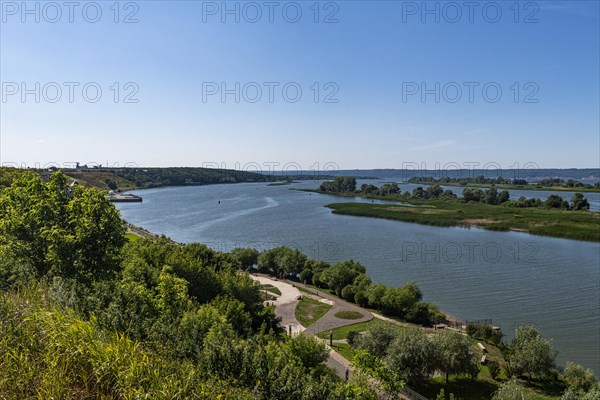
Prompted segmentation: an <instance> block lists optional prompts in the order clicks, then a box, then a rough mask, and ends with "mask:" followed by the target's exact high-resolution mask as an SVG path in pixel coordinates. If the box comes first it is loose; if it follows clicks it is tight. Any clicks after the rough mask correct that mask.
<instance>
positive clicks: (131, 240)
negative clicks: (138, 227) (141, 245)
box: [125, 233, 140, 242]
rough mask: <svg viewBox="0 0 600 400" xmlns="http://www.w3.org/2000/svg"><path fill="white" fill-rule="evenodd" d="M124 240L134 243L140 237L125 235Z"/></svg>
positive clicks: (133, 234)
mask: <svg viewBox="0 0 600 400" xmlns="http://www.w3.org/2000/svg"><path fill="white" fill-rule="evenodd" d="M125 239H127V240H128V241H130V242H135V241H136V240H140V236H138V235H136V234H135V233H126V234H125Z"/></svg>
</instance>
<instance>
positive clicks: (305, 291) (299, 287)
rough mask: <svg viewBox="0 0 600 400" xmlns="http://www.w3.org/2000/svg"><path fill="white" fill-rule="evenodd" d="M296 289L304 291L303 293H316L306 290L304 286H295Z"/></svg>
mask: <svg viewBox="0 0 600 400" xmlns="http://www.w3.org/2000/svg"><path fill="white" fill-rule="evenodd" d="M297 289H298V290H299V291H301V292H304V293H308V294H316V293H315V292H314V291H313V290H308V289H305V288H303V287H302V286H297Z"/></svg>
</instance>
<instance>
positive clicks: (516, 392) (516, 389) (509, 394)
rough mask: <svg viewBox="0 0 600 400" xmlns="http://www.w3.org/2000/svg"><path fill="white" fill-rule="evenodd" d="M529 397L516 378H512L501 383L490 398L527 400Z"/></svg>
mask: <svg viewBox="0 0 600 400" xmlns="http://www.w3.org/2000/svg"><path fill="white" fill-rule="evenodd" d="M528 399H530V397H529V396H528V395H527V394H526V391H525V388H524V387H523V386H522V385H520V384H519V383H518V382H517V381H516V380H514V379H512V380H510V381H507V382H506V383H503V384H502V385H501V386H500V388H499V389H498V390H497V391H496V392H495V393H494V396H493V397H492V400H528Z"/></svg>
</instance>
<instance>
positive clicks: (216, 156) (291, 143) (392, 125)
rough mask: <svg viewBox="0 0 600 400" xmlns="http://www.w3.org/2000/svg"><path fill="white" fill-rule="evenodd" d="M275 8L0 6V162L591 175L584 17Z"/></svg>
mask: <svg viewBox="0 0 600 400" xmlns="http://www.w3.org/2000/svg"><path fill="white" fill-rule="evenodd" d="M276 3H277V5H275V6H270V4H272V3H269V2H260V1H258V2H235V1H230V2H227V6H226V7H228V9H235V7H238V9H239V22H238V21H236V15H235V14H223V7H224V4H225V3H223V2H221V1H219V2H201V1H171V2H167V1H139V2H130V3H127V2H121V3H118V7H117V8H115V7H114V5H113V4H114V2H113V1H106V2H97V3H94V4H91V3H89V2H81V3H78V5H77V6H76V7H75V8H74V9H73V10H71V11H72V18H73V21H72V22H69V11H70V10H69V9H68V8H67V7H65V6H63V5H62V4H63V3H62V2H58V3H54V4H58V8H56V9H55V8H52V7H53V6H47V2H41V3H37V2H29V3H27V4H28V7H29V9H30V10H34V12H33V13H31V14H27V13H24V12H23V9H22V3H21V2H5V1H3V2H2V7H1V9H2V23H1V38H0V45H1V50H0V56H1V60H0V67H1V71H0V75H1V76H0V78H1V81H2V103H1V107H2V110H1V142H0V143H1V148H0V155H1V159H0V161H1V162H2V163H18V164H22V165H28V166H34V165H36V164H39V165H44V164H47V163H51V162H54V163H58V164H61V165H62V164H65V163H69V162H74V161H80V162H82V163H83V162H86V163H102V164H105V165H106V164H109V165H116V164H119V165H123V164H125V163H131V164H137V165H143V166H171V165H174V166H202V165H205V166H209V165H212V166H214V165H219V166H225V167H227V168H244V167H246V168H249V167H248V166H249V165H250V163H255V164H254V165H256V164H258V165H259V166H261V168H265V169H267V168H268V166H267V165H273V164H268V163H279V165H278V167H283V166H285V165H286V164H290V163H295V165H299V166H300V167H302V168H303V169H310V168H312V169H315V168H317V169H319V168H322V167H323V166H324V165H325V164H326V163H333V164H334V165H337V166H338V167H339V168H402V167H403V165H406V164H407V163H418V164H422V165H424V166H426V167H427V168H431V169H433V168H435V167H436V165H437V164H439V165H442V166H443V165H445V164H447V163H458V164H460V165H465V163H478V164H479V166H484V165H486V164H489V163H496V164H497V165H499V166H500V167H501V168H503V169H505V168H510V167H522V166H523V165H524V164H526V163H533V164H535V165H538V166H539V167H565V168H566V167H580V168H584V167H598V166H599V164H600V160H599V157H600V126H599V119H600V116H599V109H600V101H599V87H600V82H599V71H600V65H599V48H600V43H599V40H600V39H599V38H600V30H599V13H600V11H599V5H598V4H599V2H597V1H539V2H518V3H516V6H515V2H513V1H507V2H502V1H500V2H473V3H472V4H474V5H473V7H474V8H473V9H472V10H469V8H467V7H466V6H464V2H462V1H461V2H450V3H451V5H448V4H449V2H435V1H430V2H426V3H424V2H421V1H419V2H406V1H370V2H367V1H340V2H320V3H318V4H317V6H318V7H315V5H314V3H315V2H313V1H307V2H276ZM96 4H98V7H96ZM425 4H426V6H424V5H425ZM35 7H38V10H39V12H38V15H36V12H37V11H35V10H36V8H35ZM269 7H274V8H273V14H272V22H271V21H270V15H269ZM424 7H428V9H427V10H430V11H431V10H433V13H427V10H426V9H424ZM436 7H437V10H438V11H436ZM84 8H85V10H86V12H85V13H84V12H83V9H84ZM98 8H99V9H100V10H101V12H102V15H101V16H98V17H96V11H97V9H98ZM317 8H318V10H319V13H318V15H316V14H315V10H316V9H317ZM116 9H118V10H119V14H118V16H116V15H115V10H116ZM256 9H260V10H261V13H262V15H261V16H260V17H258V16H257V14H256ZM284 9H285V11H284ZM57 10H60V12H61V16H60V18H59V17H58V14H56V11H57ZM298 10H301V12H302V15H301V16H299V17H296V15H298V14H297V11H298ZM457 10H460V12H461V15H460V16H459V15H458V14H456V11H457ZM484 10H485V12H484ZM470 11H472V14H471V15H470ZM498 11H500V12H501V15H499V14H497V12H498ZM129 14H133V16H132V17H131V18H133V19H137V22H134V23H124V19H125V18H126V16H127V15H129ZM36 17H39V22H36V21H35V18H36ZM115 17H116V18H117V20H118V22H117V23H115V22H114V19H115ZM436 17H437V18H438V21H436ZM315 18H316V20H317V21H318V22H315ZM54 19H57V22H52V20H54ZM94 19H98V22H95V23H92V22H91V21H93V20H94ZM252 19H257V20H258V21H257V22H252ZM294 19H297V20H298V21H297V22H295V23H292V22H291V21H293V20H294ZM326 19H327V22H326V21H325V20H326ZM335 20H337V22H335ZM53 82H55V83H53ZM65 82H73V83H72V84H65ZM115 82H116V83H117V86H113V85H114V83H115ZM36 83H39V89H37V87H36ZM128 83H130V84H129V85H127V84H128ZM236 83H239V91H237V94H238V95H239V102H236V93H235V92H236V89H235V88H236ZM315 83H316V86H315ZM86 84H87V85H88V92H87V95H88V97H87V98H86V97H84V94H83V93H82V88H83V87H84V85H86ZM223 84H224V85H225V88H227V89H229V90H232V91H233V93H229V94H227V95H226V96H225V98H224V99H223V98H222V97H221V88H222V85H223ZM68 85H71V87H72V88H73V99H72V100H73V101H72V102H70V101H69V95H68V94H69V86H68ZM286 85H287V86H286ZM436 85H437V86H436ZM56 86H58V87H59V88H60V90H61V96H60V97H58V92H57V91H56ZM98 87H99V88H100V89H101V90H102V95H101V96H100V97H98V99H99V100H98V101H97V102H92V101H93V100H95V90H96V89H95V88H98ZM117 87H118V88H119V90H118V95H117V90H116V88H117ZM257 87H260V88H261V91H262V95H261V96H260V97H258V92H257V91H256V88H257ZM269 87H271V88H272V89H273V92H272V94H273V98H272V99H269ZM284 87H286V90H287V91H286V92H285V93H284V90H283V88H284ZM317 87H318V96H317V97H316V98H315V96H316V95H317ZM469 87H470V88H472V90H473V91H472V93H471V94H472V96H473V97H472V99H469V94H470V93H469ZM484 87H485V88H486V91H485V92H484V90H483V88H484ZM90 88H91V89H90ZM244 88H245V89H244ZM297 88H300V90H301V91H302V96H301V97H299V98H298V99H299V100H298V101H297V102H293V100H294V99H295V96H296V90H297ZM517 88H518V89H517ZM23 89H27V90H29V91H30V92H29V94H26V95H25V96H24V97H22V94H23ZM215 89H216V90H218V92H217V93H214V92H215ZM422 89H425V90H429V92H428V94H426V95H425V96H424V97H422ZM458 89H460V90H461V92H460V97H459V92H458V91H457V90H458ZM498 89H500V90H501V91H502V94H501V96H498V95H497V90H498ZM136 90H137V93H135V94H133V95H132V97H131V98H129V100H131V99H133V100H137V103H129V102H126V101H125V100H126V95H127V94H132V93H133V92H135V91H136ZM210 90H212V91H210ZM90 93H91V94H90ZM36 95H39V97H40V99H39V102H36V98H35V96H36ZM115 96H116V100H117V102H115ZM286 96H287V97H286ZM328 96H329V97H328ZM436 96H438V97H439V99H437V100H438V101H436ZM57 98H58V100H56V99H57ZM326 99H327V101H326ZM223 100H224V101H223ZM271 100H272V101H271ZM332 100H333V102H331V101H332ZM335 100H337V101H335ZM52 101H55V102H52ZM252 101H255V102H252ZM436 163H437V164H436ZM471 165H473V164H471Z"/></svg>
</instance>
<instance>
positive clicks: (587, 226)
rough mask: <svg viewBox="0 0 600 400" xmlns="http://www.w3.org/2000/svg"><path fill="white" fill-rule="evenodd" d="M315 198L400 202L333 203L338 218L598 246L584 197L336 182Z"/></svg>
mask: <svg viewBox="0 0 600 400" xmlns="http://www.w3.org/2000/svg"><path fill="white" fill-rule="evenodd" d="M308 191H312V192H317V193H323V194H329V195H335V196H342V197H362V198H367V199H377V200H388V201H394V202H401V204H400V203H398V204H373V203H371V204H369V203H356V202H352V203H332V204H328V205H326V207H328V208H331V209H332V210H333V213H334V214H344V215H354V216H363V217H374V218H385V219H392V220H397V221H403V222H412V223H418V224H423V225H432V226H440V227H451V226H460V227H478V228H483V229H488V230H495V231H519V232H526V233H530V234H532V235H539V236H550V237H558V238H564V239H575V240H585V241H592V242H600V229H599V228H600V213H595V212H590V211H588V210H589V202H588V201H587V199H586V198H585V197H584V195H583V194H582V193H575V194H574V195H573V196H572V198H571V200H570V201H567V200H565V199H563V198H562V197H561V196H559V195H556V194H552V195H550V196H548V198H547V199H546V200H544V201H542V200H540V199H538V198H525V197H523V196H522V197H520V198H518V199H516V200H511V199H510V194H509V193H508V191H506V190H503V191H501V192H498V190H497V189H496V188H490V189H488V190H481V189H478V188H465V189H464V190H463V197H462V198H458V196H456V194H455V193H453V192H452V191H451V190H443V189H442V188H441V187H440V186H439V185H431V186H428V187H427V188H426V189H425V188H423V187H417V188H415V189H414V190H413V191H412V192H404V193H402V192H401V191H400V187H399V186H398V184H396V183H386V184H384V185H382V186H381V187H377V186H375V185H371V184H364V185H362V186H361V187H360V189H357V188H356V179H354V178H352V177H336V178H335V179H334V180H333V181H327V182H324V183H323V184H322V185H321V186H320V187H319V189H316V190H308Z"/></svg>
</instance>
